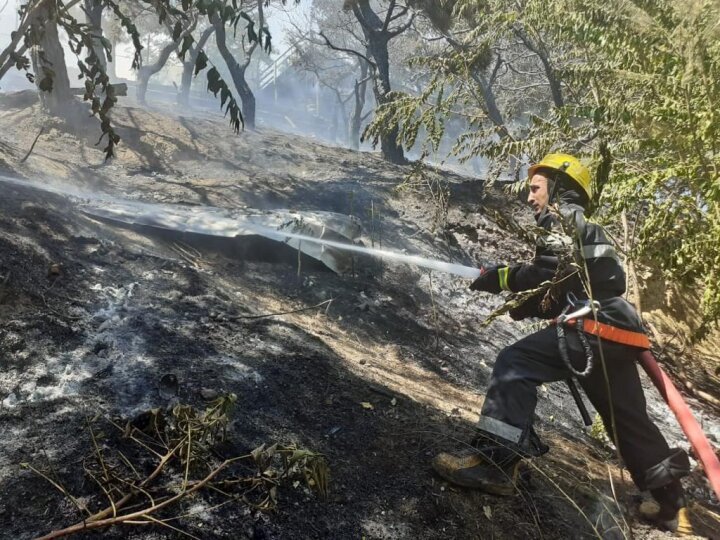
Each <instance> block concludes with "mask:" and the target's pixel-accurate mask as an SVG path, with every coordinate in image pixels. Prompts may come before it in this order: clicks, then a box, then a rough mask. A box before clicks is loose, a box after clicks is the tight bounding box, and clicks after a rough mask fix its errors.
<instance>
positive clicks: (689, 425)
mask: <svg viewBox="0 0 720 540" xmlns="http://www.w3.org/2000/svg"><path fill="white" fill-rule="evenodd" d="M638 361H639V362H640V365H641V366H642V367H643V369H644V370H645V373H647V374H648V377H650V380H652V382H653V384H654V385H655V387H656V388H657V389H658V391H659V392H660V395H661V396H662V397H663V399H664V400H665V402H666V403H667V404H668V406H669V407H670V410H671V411H672V412H673V414H675V418H677V420H678V423H679V424H680V427H681V428H682V430H683V432H684V433H685V436H686V437H687V439H688V441H690V445H691V446H692V447H693V450H694V451H695V455H696V456H697V457H698V458H699V459H700V462H701V463H702V465H703V468H704V469H705V475H706V476H707V477H708V480H709V481H710V486H711V487H712V489H713V491H714V492H715V496H716V497H717V499H718V500H719V501H720V461H719V460H718V457H717V454H715V451H714V450H713V447H712V445H711V444H710V441H708V440H707V437H706V436H705V433H703V430H702V428H701V427H700V424H698V421H697V420H695V417H694V416H693V413H692V411H691V410H690V407H688V405H687V403H685V400H684V399H683V397H682V395H681V394H680V392H679V391H678V389H677V388H675V385H674V384H673V382H672V381H671V380H670V377H668V375H667V373H665V371H663V369H662V368H661V367H660V365H659V364H658V363H657V360H655V357H654V356H653V354H652V352H650V351H643V352H641V353H640V354H639V355H638Z"/></svg>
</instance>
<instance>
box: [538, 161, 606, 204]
mask: <svg viewBox="0 0 720 540" xmlns="http://www.w3.org/2000/svg"><path fill="white" fill-rule="evenodd" d="M538 169H553V170H556V171H561V172H564V173H565V174H566V175H568V176H569V177H570V179H572V180H573V181H574V182H575V183H576V184H577V185H578V186H580V188H582V190H583V192H584V193H585V194H586V195H587V197H588V200H589V199H591V198H592V192H591V189H590V184H591V183H592V178H591V177H590V171H589V170H588V169H587V167H585V165H583V164H582V163H580V160H579V159H578V158H576V157H574V156H571V155H570V154H548V155H547V156H545V157H544V158H542V161H541V162H540V163H536V164H535V165H532V166H531V167H530V169H528V178H532V177H533V176H534V175H535V173H536V172H537V170H538Z"/></svg>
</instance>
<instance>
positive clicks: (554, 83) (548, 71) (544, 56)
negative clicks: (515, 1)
mask: <svg viewBox="0 0 720 540" xmlns="http://www.w3.org/2000/svg"><path fill="white" fill-rule="evenodd" d="M515 35H516V36H517V37H519V38H520V41H522V42H523V44H524V45H525V46H526V47H527V48H528V49H530V51H531V52H533V53H535V54H536V55H537V56H538V58H539V59H540V62H541V63H542V65H543V69H544V70H545V77H547V80H548V84H549V85H550V94H551V95H552V98H553V104H554V105H555V106H556V107H558V108H560V107H562V106H563V105H565V100H564V99H563V94H562V86H561V84H560V79H558V77H557V73H556V72H555V69H554V68H553V66H552V64H551V63H550V55H549V54H548V52H547V49H546V47H545V44H544V43H542V42H541V41H537V42H536V41H533V39H532V38H531V37H530V36H529V35H528V33H527V32H526V31H525V29H524V28H523V27H522V26H516V27H515Z"/></svg>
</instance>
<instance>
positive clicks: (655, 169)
mask: <svg viewBox="0 0 720 540" xmlns="http://www.w3.org/2000/svg"><path fill="white" fill-rule="evenodd" d="M465 13H482V14H483V16H482V17H478V18H477V19H476V20H478V21H480V23H479V24H477V25H476V26H474V27H469V26H467V27H466V28H465V31H464V32H463V33H462V34H460V33H458V34H457V35H462V41H461V42H460V44H459V45H460V46H459V47H458V46H456V47H453V48H448V49H446V50H445V51H444V52H443V53H441V54H439V55H435V56H432V57H424V58H418V59H416V60H415V65H416V66H417V67H418V68H419V69H426V70H427V71H428V72H429V73H431V74H432V78H431V80H430V83H429V84H428V86H427V87H426V89H425V91H424V92H423V93H422V94H420V95H400V94H398V95H395V96H394V99H393V100H392V101H390V102H388V103H386V104H384V105H382V106H381V107H380V108H379V109H378V114H377V116H376V120H375V122H374V123H373V124H372V125H371V126H370V127H369V128H368V129H367V131H366V134H367V135H368V136H372V137H377V136H379V134H380V133H381V132H382V129H383V126H382V124H383V123H385V122H388V121H389V120H394V121H396V122H397V123H398V124H399V125H400V126H401V132H400V137H402V139H403V141H404V142H405V143H406V144H412V143H415V142H416V140H419V139H418V134H419V133H422V132H423V130H424V131H426V132H427V134H428V137H427V138H426V139H425V140H423V142H422V144H423V145H426V146H430V147H432V148H434V149H436V148H437V147H438V144H439V143H438V141H439V138H441V137H442V136H444V132H443V127H442V125H443V124H444V123H446V122H448V121H451V120H457V119H459V118H460V119H465V121H466V123H467V128H468V129H467V130H466V131H465V133H463V134H461V135H459V136H458V137H456V139H455V144H454V146H453V147H452V150H451V151H450V154H452V155H453V156H456V157H458V158H459V159H461V160H466V159H468V158H470V157H474V156H483V157H486V158H491V159H492V160H493V161H494V163H495V164H497V165H499V166H500V167H503V168H506V167H507V165H508V164H511V165H512V166H515V167H517V166H518V165H519V164H521V163H523V162H528V161H532V160H537V159H539V158H540V157H542V155H543V154H545V153H546V152H548V151H552V150H555V151H566V152H569V153H573V154H576V155H579V156H580V157H581V158H582V159H584V160H585V161H586V163H587V164H588V165H589V166H590V168H591V170H594V171H595V178H596V182H595V186H594V187H595V190H594V201H593V207H594V208H596V209H597V210H598V212H599V214H600V216H601V217H602V218H603V219H605V220H612V219H615V218H617V216H619V215H620V214H621V213H622V212H626V213H627V215H628V216H631V217H633V216H634V218H635V222H636V228H637V234H636V237H635V239H634V240H635V241H636V245H634V246H630V247H631V248H632V249H630V253H631V256H633V257H642V258H643V260H645V261H648V262H650V263H651V264H652V265H653V266H655V267H658V268H661V269H662V270H663V271H664V272H666V274H667V276H668V277H670V278H672V279H675V280H677V281H684V282H687V283H698V282H700V283H702V284H703V286H704V291H703V302H702V310H703V313H704V315H705V318H706V320H708V321H710V320H717V319H718V318H720V109H719V108H718V103H720V26H718V24H717V21H718V20H720V0H553V1H552V2H548V1H547V0H513V1H510V0H458V1H457V2H455V5H454V14H455V20H456V26H457V25H458V24H462V21H463V16H464V15H463V14H465ZM458 39H460V38H458ZM519 42H520V43H522V44H523V45H524V47H525V53H526V54H525V55H518V54H516V53H515V52H514V51H515V49H514V47H516V45H517V43H519ZM488 47H489V48H491V49H492V50H493V51H494V54H496V55H497V59H498V60H497V65H499V66H501V67H500V68H499V69H495V68H492V69H491V66H486V67H484V68H483V69H478V68H477V66H473V62H472V54H473V51H479V50H487V49H488ZM528 51H529V52H528ZM528 56H532V57H533V58H532V59H531V60H532V62H534V69H532V66H531V69H528V68H527V67H524V66H520V64H519V62H520V60H518V59H519V58H527V57H528ZM519 66H520V67H519ZM505 72H512V73H513V74H514V75H513V77H514V79H513V80H515V81H519V82H520V83H519V84H515V86H514V87H512V88H503V93H502V94H498V101H500V102H501V103H502V112H503V114H504V118H503V124H502V125H498V123H497V118H495V119H493V118H491V115H490V114H489V107H488V96H489V94H490V93H492V91H493V86H492V85H493V83H494V81H496V80H497V79H493V77H499V76H501V75H502V74H503V73H505ZM498 73H500V74H501V75H498ZM506 77H507V76H506ZM523 77H524V78H523ZM553 78H555V79H557V81H559V83H560V84H559V85H557V87H556V90H557V92H558V93H559V95H555V94H553V95H552V96H551V92H549V91H548V90H549V89H552V79H553ZM503 80H505V79H503ZM485 82H487V84H485ZM538 88H539V89H538ZM488 89H489V90H490V92H488ZM531 94H532V96H533V97H532V99H530V97H529V96H530V95H531ZM538 96H539V97H540V99H536V97H538ZM558 98H559V99H558ZM491 120H492V121H491ZM386 125H387V124H386ZM438 125H439V127H438Z"/></svg>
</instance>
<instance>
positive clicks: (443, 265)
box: [251, 226, 480, 279]
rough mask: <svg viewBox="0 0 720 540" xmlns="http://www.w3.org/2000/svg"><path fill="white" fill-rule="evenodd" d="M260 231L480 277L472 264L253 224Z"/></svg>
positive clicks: (428, 267)
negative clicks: (466, 264) (451, 261)
mask: <svg viewBox="0 0 720 540" xmlns="http://www.w3.org/2000/svg"><path fill="white" fill-rule="evenodd" d="M251 228H256V229H257V230H258V232H262V234H263V236H268V237H271V238H272V237H274V238H275V239H276V240H278V241H281V242H282V241H283V240H285V239H290V238H292V239H294V240H299V241H300V242H312V243H315V244H321V245H323V246H327V247H332V248H336V249H341V250H344V251H352V252H355V253H364V254H365V255H370V256H371V257H377V258H379V259H383V260H387V261H393V262H398V263H403V264H410V265H413V266H419V267H421V268H427V269H429V270H437V271H438V272H445V273H448V274H454V275H456V276H460V277H464V278H469V279H476V278H478V277H480V270H479V269H478V268H473V267H472V266H464V265H462V264H456V263H449V262H445V261H439V260H436V259H428V258H425V257H420V256H419V255H407V254H405V253H398V252H396V251H390V250H387V249H377V248H369V247H365V246H358V245H355V244H347V243H345V242H336V241H334V240H325V239H323V238H316V237H314V236H307V235H304V234H296V233H287V232H282V231H278V230H275V229H270V228H267V227H262V226H253V227H251Z"/></svg>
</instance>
